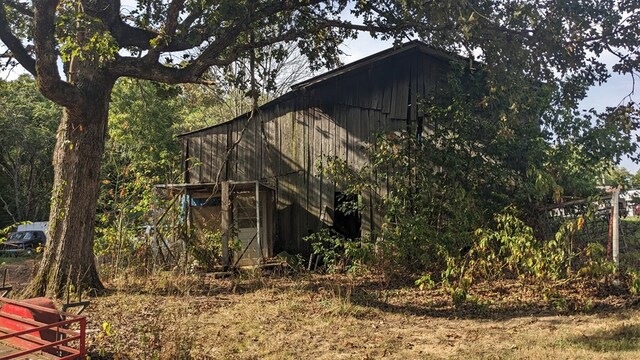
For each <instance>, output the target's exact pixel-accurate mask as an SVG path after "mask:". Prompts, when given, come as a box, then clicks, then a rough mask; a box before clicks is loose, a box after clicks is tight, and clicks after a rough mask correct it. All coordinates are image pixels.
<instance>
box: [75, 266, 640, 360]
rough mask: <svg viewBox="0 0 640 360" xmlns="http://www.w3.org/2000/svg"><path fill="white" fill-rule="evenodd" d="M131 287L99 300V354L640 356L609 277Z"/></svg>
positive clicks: (95, 342)
mask: <svg viewBox="0 0 640 360" xmlns="http://www.w3.org/2000/svg"><path fill="white" fill-rule="evenodd" d="M129 280H130V281H131V279H129ZM132 283H133V284H134V286H131V287H129V288H128V289H127V288H125V287H124V286H121V284H112V288H116V289H120V290H118V291H114V292H113V293H111V294H109V295H105V296H102V297H100V298H96V299H93V300H92V306H91V307H90V309H89V311H88V315H89V318H90V323H89V327H90V329H91V331H90V338H89V345H90V350H91V351H92V353H93V355H92V358H96V359H100V358H104V359H112V358H113V359H214V358H215V359H219V358H222V359H299V358H318V359H367V358H369V359H378V358H390V359H416V358H424V359H441V358H442V359H449V358H454V359H467V358H477V359H503V358H504V359H534V358H535V359H538V358H552V357H556V358H559V359H566V358H572V359H637V358H640V341H639V340H640V339H639V336H640V311H639V310H637V309H636V305H635V304H636V299H635V298H634V297H631V296H629V295H626V294H625V292H624V291H622V289H617V288H611V287H607V286H606V285H604V284H597V283H591V284H580V283H577V282H576V283H569V284H564V285H563V286H561V287H558V288H553V289H545V288H544V287H541V285H539V286H538V287H537V288H536V286H533V285H530V286H526V287H523V286H522V285H521V284H520V283H516V282H501V283H493V284H490V285H491V286H489V284H485V285H480V286H478V287H477V289H478V290H477V291H475V292H474V294H473V295H474V299H475V300H474V301H473V302H471V303H469V304H468V305H465V306H464V307H462V308H454V307H453V306H452V305H451V303H450V300H449V297H448V295H447V294H445V293H444V292H443V291H442V290H430V291H426V292H425V291H418V290H417V289H415V288H414V287H412V286H402V284H389V283H386V282H383V281H379V279H375V278H367V279H361V280H353V279H349V278H347V277H336V276H334V277H330V276H317V275H309V276H303V277H297V278H280V277H277V278H269V277H262V276H252V277H248V278H234V279H226V280H217V279H211V278H207V277H201V276H180V277H178V278H173V277H172V276H171V275H169V274H161V275H156V276H154V277H153V278H151V279H150V280H149V281H148V282H147V283H146V284H145V282H132ZM158 285H161V286H158ZM618 290H619V291H618ZM545 291H546V292H547V293H548V294H549V295H548V296H546V297H542V296H540V294H541V293H543V292H545ZM616 291H618V292H616ZM545 299H546V300H545ZM103 323H108V324H109V326H110V333H109V334H107V333H106V332H105V331H104V329H103Z"/></svg>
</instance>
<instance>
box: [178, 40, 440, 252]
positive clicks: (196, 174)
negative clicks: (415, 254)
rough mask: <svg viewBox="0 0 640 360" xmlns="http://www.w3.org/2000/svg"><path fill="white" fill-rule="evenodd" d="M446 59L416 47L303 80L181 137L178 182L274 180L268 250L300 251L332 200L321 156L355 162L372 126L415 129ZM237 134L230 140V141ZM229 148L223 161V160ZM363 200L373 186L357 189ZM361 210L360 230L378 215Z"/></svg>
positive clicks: (373, 129)
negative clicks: (272, 241)
mask: <svg viewBox="0 0 640 360" xmlns="http://www.w3.org/2000/svg"><path fill="white" fill-rule="evenodd" d="M447 68H448V61H447V59H445V58H442V57H435V56H432V55H431V54H428V53H425V52H424V51H422V50H421V47H419V46H418V47H415V48H414V49H413V50H410V51H403V52H402V53H400V54H397V55H395V56H390V57H387V58H385V59H382V60H380V61H377V62H373V63H371V64H368V65H367V66H363V67H360V68H358V69H355V70H353V71H347V72H345V73H343V74H340V75H337V76H335V77H331V78H328V79H324V80H322V79H321V80H322V81H318V82H315V83H311V84H307V85H306V86H305V84H304V83H303V84H302V86H300V87H298V88H297V89H295V90H294V91H292V92H291V93H288V94H286V95H284V96H282V97H281V98H279V99H276V100H275V101H273V102H271V103H269V104H266V105H265V106H263V107H262V108H261V109H260V110H259V111H258V112H257V113H256V114H255V115H254V117H253V118H249V116H248V115H244V116H241V117H239V118H236V119H234V120H232V121H229V122H226V123H222V124H219V125H216V126H213V127H210V128H207V129H203V130H201V131H197V132H194V133H190V134H187V135H185V136H184V137H183V141H184V144H183V146H184V158H185V159H186V160H185V166H186V169H188V170H187V172H186V182H188V183H212V182H216V181H224V180H234V181H253V180H262V181H266V182H268V183H269V184H271V185H272V186H274V187H275V188H276V197H277V199H276V200H277V212H278V214H277V219H278V224H277V236H278V239H277V241H276V243H277V245H276V250H287V251H289V252H308V251H309V244H307V243H306V242H304V241H303V240H302V238H303V237H304V236H306V235H308V234H309V233H311V232H314V231H317V230H319V229H320V228H321V227H322V222H321V219H322V218H323V211H327V210H329V211H332V210H333V208H334V204H333V201H334V193H335V191H339V190H340V189H336V188H335V186H334V184H333V182H332V181H330V180H329V179H327V178H326V177H325V176H323V175H322V173H321V172H319V171H318V170H317V167H316V161H317V159H318V158H320V157H322V156H337V157H339V158H341V159H344V160H346V161H347V162H348V163H349V164H350V165H352V166H354V167H356V168H358V167H361V166H362V165H363V164H364V163H365V162H366V160H367V159H366V154H365V151H364V145H365V144H366V143H367V142H369V141H370V140H371V139H372V138H373V136H374V134H376V133H379V132H395V131H402V130H406V129H410V130H411V131H416V129H417V124H418V122H417V119H418V117H419V114H418V106H416V104H417V102H418V99H420V98H422V97H424V96H425V94H429V93H430V92H432V91H437V90H438V89H439V88H441V87H442V86H444V84H445V79H446V78H445V75H446V73H447ZM236 142H237V146H233V144H235V143H236ZM229 149H231V151H230V154H229V157H228V161H227V162H226V164H225V163H224V159H225V157H226V156H227V155H226V154H227V152H228V151H229ZM363 195H364V196H363V197H364V199H365V201H367V202H371V201H372V199H373V198H375V197H376V196H377V195H376V194H363ZM379 216H380V215H379V214H377V215H374V212H373V211H367V212H365V213H364V214H362V231H363V234H370V233H371V229H372V228H374V226H375V224H376V223H377V222H378V221H379V219H378V220H376V218H379Z"/></svg>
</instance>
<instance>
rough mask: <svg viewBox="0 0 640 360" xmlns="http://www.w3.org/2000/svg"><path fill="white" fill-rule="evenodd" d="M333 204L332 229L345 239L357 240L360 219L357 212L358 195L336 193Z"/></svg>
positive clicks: (360, 223)
mask: <svg viewBox="0 0 640 360" xmlns="http://www.w3.org/2000/svg"><path fill="white" fill-rule="evenodd" d="M333 203H334V204H335V216H334V220H333V228H334V229H335V230H336V231H337V232H339V233H340V234H342V235H344V236H345V237H346V238H349V239H355V238H359V237H360V226H361V225H362V218H361V216H360V211H359V210H358V205H359V204H358V195H353V194H345V193H342V192H336V193H335V195H334V198H333Z"/></svg>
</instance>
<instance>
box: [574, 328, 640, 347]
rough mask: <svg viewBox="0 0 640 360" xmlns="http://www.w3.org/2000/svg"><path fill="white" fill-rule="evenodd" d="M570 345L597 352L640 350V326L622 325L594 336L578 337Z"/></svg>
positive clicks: (598, 332) (601, 331) (596, 333)
mask: <svg viewBox="0 0 640 360" xmlns="http://www.w3.org/2000/svg"><path fill="white" fill-rule="evenodd" d="M568 341H569V343H571V344H573V345H576V346H579V347H582V348H586V349H589V350H592V351H597V352H603V353H605V352H618V351H635V350H640V324H622V325H620V326H618V327H616V328H613V329H606V330H600V331H597V332H595V333H594V334H592V335H582V336H576V337H573V338H569V339H568Z"/></svg>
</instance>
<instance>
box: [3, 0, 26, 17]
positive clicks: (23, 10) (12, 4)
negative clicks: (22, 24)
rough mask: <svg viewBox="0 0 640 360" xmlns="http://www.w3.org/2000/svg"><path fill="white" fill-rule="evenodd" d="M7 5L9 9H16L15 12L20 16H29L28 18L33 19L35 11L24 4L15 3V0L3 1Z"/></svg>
mask: <svg viewBox="0 0 640 360" xmlns="http://www.w3.org/2000/svg"><path fill="white" fill-rule="evenodd" d="M2 2H3V3H4V4H5V5H7V6H8V7H10V8H12V9H14V10H15V11H17V12H18V13H19V14H22V15H25V16H28V17H33V10H32V9H30V8H29V6H28V5H26V4H23V3H19V2H17V1H13V0H4V1H2Z"/></svg>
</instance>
